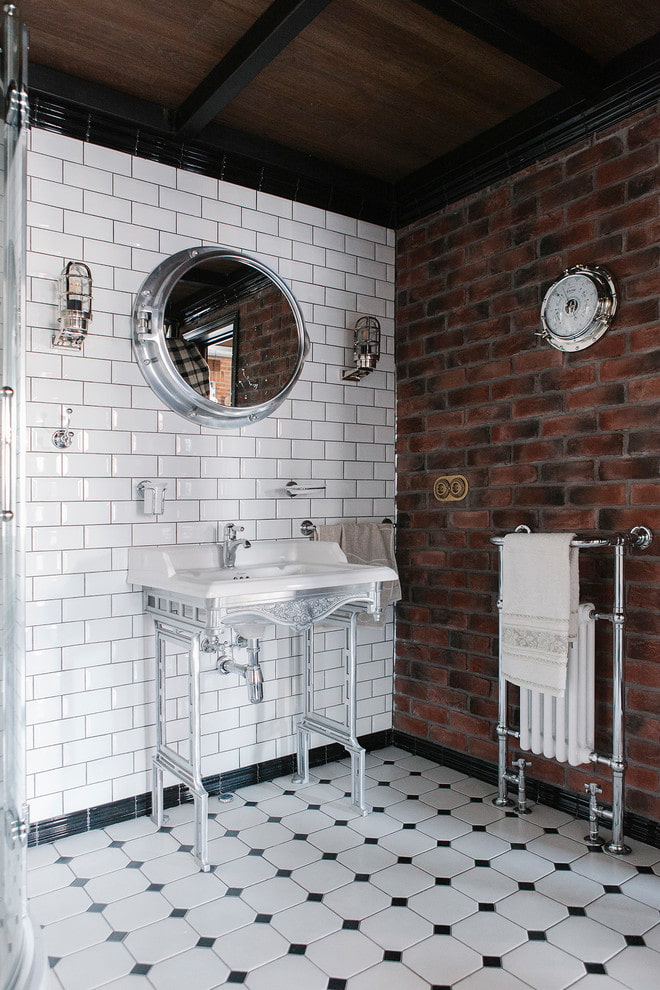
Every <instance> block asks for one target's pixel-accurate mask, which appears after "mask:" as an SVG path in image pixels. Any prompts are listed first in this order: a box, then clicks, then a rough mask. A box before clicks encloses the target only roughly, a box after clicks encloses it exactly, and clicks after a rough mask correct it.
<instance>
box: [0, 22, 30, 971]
mask: <svg viewBox="0 0 660 990" xmlns="http://www.w3.org/2000/svg"><path fill="white" fill-rule="evenodd" d="M3 35H4V36H3V39H2V52H1V53H0V75H1V78H2V97H3V106H4V107H5V112H6V115H7V116H6V118H5V120H0V162H1V164H0V228H1V229H0V322H1V326H0V351H1V355H0V367H1V371H2V378H1V381H0V407H1V408H0V475H1V478H0V503H1V504H0V558H1V559H0V595H1V601H0V604H1V609H0V990H5V988H12V990H14V988H19V987H22V986H24V985H25V984H26V980H27V979H28V974H29V972H30V970H31V967H32V955H33V940H32V935H31V929H30V926H29V923H28V920H27V894H26V855H25V842H26V832H27V808H26V805H25V755H24V754H25V693H24V679H25V678H24V675H25V671H24V658H25V627H24V618H23V616H24V588H25V574H24V546H23V537H24V524H23V506H24V504H25V498H24V492H23V485H24V471H23V458H22V451H23V449H24V443H23V436H24V433H23V430H24V424H23V413H22V410H23V396H24V367H23V364H24V351H25V348H24V344H23V339H22V334H23V326H24V319H23V311H24V305H25V301H24V284H25V270H24V268H25V260H24V259H25V185H26V141H27V138H26V130H27V127H26V124H27V115H26V105H27V104H26V97H25V89H24V87H23V86H22V83H21V71H22V67H24V66H25V65H27V59H26V56H27V35H26V32H25V31H24V30H23V28H22V27H21V24H20V21H19V19H18V16H17V11H16V8H15V7H14V6H13V5H7V6H5V7H4V25H3Z"/></svg>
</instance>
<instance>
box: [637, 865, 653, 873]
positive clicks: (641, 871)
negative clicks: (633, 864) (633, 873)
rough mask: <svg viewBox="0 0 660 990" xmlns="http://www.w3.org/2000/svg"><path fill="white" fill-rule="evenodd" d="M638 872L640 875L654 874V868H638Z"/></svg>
mask: <svg viewBox="0 0 660 990" xmlns="http://www.w3.org/2000/svg"><path fill="white" fill-rule="evenodd" d="M637 872H638V873H653V867H652V866H638V867H637Z"/></svg>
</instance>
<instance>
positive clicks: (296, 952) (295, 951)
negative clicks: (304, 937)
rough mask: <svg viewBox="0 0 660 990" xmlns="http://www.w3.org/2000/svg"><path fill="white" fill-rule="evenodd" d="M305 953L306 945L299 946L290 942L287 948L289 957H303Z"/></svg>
mask: <svg viewBox="0 0 660 990" xmlns="http://www.w3.org/2000/svg"><path fill="white" fill-rule="evenodd" d="M306 952H307V946H306V945H299V944H297V943H295V942H292V943H291V945H290V946H289V955H290V956H304V955H305V953H306Z"/></svg>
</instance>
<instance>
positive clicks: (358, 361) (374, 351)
mask: <svg viewBox="0 0 660 990" xmlns="http://www.w3.org/2000/svg"><path fill="white" fill-rule="evenodd" d="M353 334H354V336H353V361H354V363H355V367H354V368H347V369H346V371H345V372H344V374H343V375H342V378H343V380H344V381H345V382H359V381H360V379H361V378H364V377H365V375H369V374H371V372H372V371H373V370H374V369H375V367H376V365H377V364H378V360H379V358H380V323H379V322H378V320H377V319H376V317H375V316H361V317H360V318H359V319H358V320H357V322H356V324H355V330H354V331H353Z"/></svg>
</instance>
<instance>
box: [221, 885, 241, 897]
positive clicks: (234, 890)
mask: <svg viewBox="0 0 660 990" xmlns="http://www.w3.org/2000/svg"><path fill="white" fill-rule="evenodd" d="M242 893H243V888H242V887H227V889H226V891H225V897H240V896H241V894H242Z"/></svg>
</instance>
